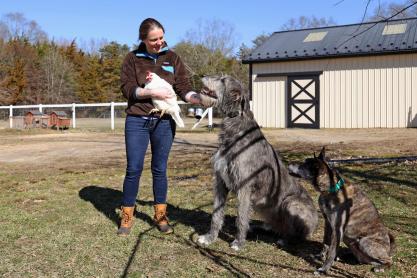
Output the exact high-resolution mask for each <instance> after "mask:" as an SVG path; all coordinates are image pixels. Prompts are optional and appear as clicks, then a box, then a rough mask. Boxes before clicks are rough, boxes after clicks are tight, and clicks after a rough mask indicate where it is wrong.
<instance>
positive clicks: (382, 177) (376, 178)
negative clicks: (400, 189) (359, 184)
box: [339, 165, 417, 188]
mask: <svg viewBox="0 0 417 278" xmlns="http://www.w3.org/2000/svg"><path fill="white" fill-rule="evenodd" d="M339 169H340V172H341V173H343V174H348V175H351V176H358V177H361V178H365V179H367V180H370V181H373V182H384V183H386V182H390V183H394V184H403V185H406V186H409V187H411V188H417V182H416V181H414V180H413V179H399V178H395V177H393V176H395V173H392V172H391V171H392V166H390V165H383V166H380V167H379V168H377V169H374V170H373V171H366V172H364V171H362V170H353V169H349V168H345V167H340V168H339ZM389 170H391V171H389ZM376 171H380V172H377V173H376V174H373V172H376ZM382 171H387V172H388V173H383V172H382Z"/></svg>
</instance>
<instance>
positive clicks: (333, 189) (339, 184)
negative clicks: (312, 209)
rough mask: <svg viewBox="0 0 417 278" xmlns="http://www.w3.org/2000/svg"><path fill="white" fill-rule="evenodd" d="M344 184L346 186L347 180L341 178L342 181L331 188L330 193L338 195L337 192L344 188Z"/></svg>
mask: <svg viewBox="0 0 417 278" xmlns="http://www.w3.org/2000/svg"><path fill="white" fill-rule="evenodd" d="M344 184H345V180H344V179H343V178H340V180H339V181H338V182H337V183H336V184H335V185H334V187H332V186H330V187H329V192H330V193H336V192H337V191H339V190H340V188H342V186H343V185H344Z"/></svg>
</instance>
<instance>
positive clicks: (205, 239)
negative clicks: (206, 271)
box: [197, 234, 214, 246]
mask: <svg viewBox="0 0 417 278" xmlns="http://www.w3.org/2000/svg"><path fill="white" fill-rule="evenodd" d="M213 241H214V240H213V239H212V237H211V235H210V234H205V235H202V236H199V237H198V239H197V243H199V244H201V245H205V246H208V245H210V244H211V243H212V242H213Z"/></svg>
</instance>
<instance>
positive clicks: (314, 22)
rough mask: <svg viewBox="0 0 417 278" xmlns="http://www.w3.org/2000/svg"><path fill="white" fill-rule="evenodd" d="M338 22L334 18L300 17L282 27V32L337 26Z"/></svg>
mask: <svg viewBox="0 0 417 278" xmlns="http://www.w3.org/2000/svg"><path fill="white" fill-rule="evenodd" d="M335 24H336V22H335V21H334V20H333V18H331V17H329V18H324V17H321V18H317V17H315V16H314V15H313V16H311V17H307V16H300V17H298V18H291V19H289V20H288V21H287V22H286V23H284V24H283V25H282V26H281V28H280V29H281V30H283V31H287V30H296V29H306V28H317V27H324V26H331V25H335Z"/></svg>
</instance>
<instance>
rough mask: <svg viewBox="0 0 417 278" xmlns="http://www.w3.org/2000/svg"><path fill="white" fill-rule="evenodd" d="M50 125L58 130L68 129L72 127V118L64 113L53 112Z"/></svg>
mask: <svg viewBox="0 0 417 278" xmlns="http://www.w3.org/2000/svg"><path fill="white" fill-rule="evenodd" d="M49 125H50V127H53V128H56V129H67V128H69V127H70V126H71V118H68V115H67V113H65V112H64V111H52V112H51V113H50V114H49Z"/></svg>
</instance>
